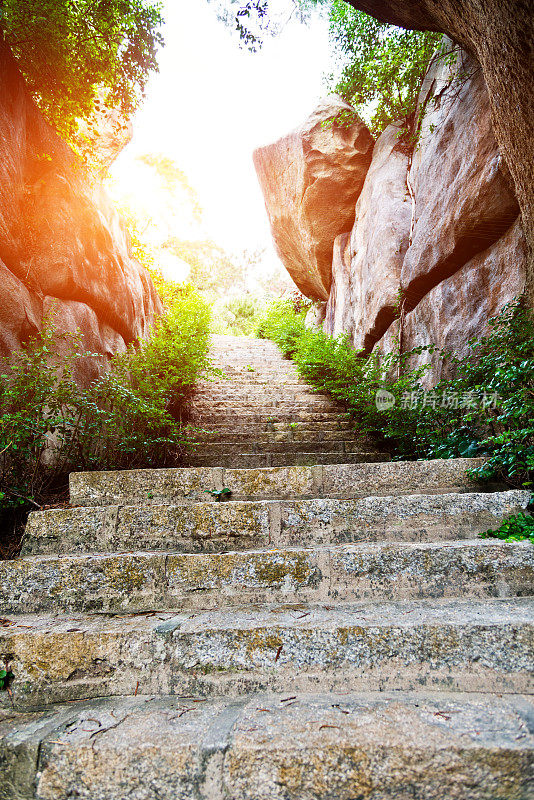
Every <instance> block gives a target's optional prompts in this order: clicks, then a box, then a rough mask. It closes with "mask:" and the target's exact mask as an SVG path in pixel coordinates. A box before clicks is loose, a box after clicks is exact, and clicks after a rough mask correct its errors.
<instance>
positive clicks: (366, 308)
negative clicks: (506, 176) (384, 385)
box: [348, 123, 412, 351]
mask: <svg viewBox="0 0 534 800" xmlns="http://www.w3.org/2000/svg"><path fill="white" fill-rule="evenodd" d="M403 133H405V131H404V130H403V128H402V126H401V125H400V123H393V124H392V125H389V126H388V127H387V128H386V130H385V131H384V133H383V134H382V135H381V136H380V138H379V139H378V141H377V143H376V145H375V149H374V152H373V160H372V162H371V166H370V167H369V171H368V173H367V177H366V179H365V184H364V187H363V189H362V193H361V195H360V197H359V199H358V202H357V204H356V219H355V222H354V227H353V229H352V233H351V235H350V247H349V254H348V256H349V263H350V296H351V305H352V309H353V313H352V317H353V319H352V331H351V333H352V338H353V341H354V345H355V347H356V348H357V349H358V350H361V349H364V350H366V351H370V350H372V348H373V346H374V344H375V342H376V341H378V339H380V337H381V336H382V335H383V334H384V333H385V331H386V330H387V329H388V327H389V326H390V324H391V322H392V321H393V320H394V318H395V314H396V309H397V306H398V303H399V290H400V281H401V272H402V266H403V261H404V256H405V253H406V248H407V247H408V240H409V235H410V220H411V215H412V204H411V200H410V196H409V194H408V191H407V187H406V173H407V170H408V155H407V154H406V148H405V146H404V145H403V143H402V138H401V137H402V135H403Z"/></svg>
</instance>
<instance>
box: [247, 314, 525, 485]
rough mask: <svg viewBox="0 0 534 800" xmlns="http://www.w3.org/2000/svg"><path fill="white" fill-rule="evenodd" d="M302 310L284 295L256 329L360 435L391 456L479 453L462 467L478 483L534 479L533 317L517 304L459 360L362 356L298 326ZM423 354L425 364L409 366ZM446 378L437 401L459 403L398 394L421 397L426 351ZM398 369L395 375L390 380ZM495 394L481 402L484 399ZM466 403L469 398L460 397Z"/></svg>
mask: <svg viewBox="0 0 534 800" xmlns="http://www.w3.org/2000/svg"><path fill="white" fill-rule="evenodd" d="M304 313H305V312H304V311H299V312H295V310H294V308H293V305H292V303H291V302H290V301H284V302H278V303H275V304H273V305H272V306H271V307H270V309H269V310H268V313H267V314H266V316H265V318H264V320H263V322H262V324H261V328H260V332H261V334H262V335H264V336H266V337H268V338H271V339H273V340H274V341H275V342H277V344H278V345H279V346H280V348H281V349H282V351H283V352H284V353H285V354H286V355H289V356H291V357H292V358H293V359H294V360H295V363H296V364H297V367H298V370H299V373H300V374H301V375H302V377H304V378H305V379H306V380H308V381H309V382H310V383H311V384H313V385H314V386H316V387H317V388H319V389H321V390H324V391H327V392H329V393H330V394H331V395H332V396H333V397H335V398H337V399H338V400H340V401H341V402H342V403H344V404H345V405H346V407H347V409H349V410H350V412H351V413H352V415H353V417H354V419H355V420H357V422H358V427H359V429H360V430H361V431H362V432H367V433H370V434H374V435H378V436H380V437H382V438H383V439H385V440H387V442H388V444H389V446H390V447H391V448H392V449H393V450H394V453H395V456H396V457H398V458H455V457H458V456H461V457H466V458H472V457H474V456H481V455H483V456H484V457H485V462H484V464H483V466H481V467H477V468H476V469H472V470H470V473H471V475H472V476H473V477H474V478H477V479H479V480H492V481H495V480H498V481H504V482H506V483H508V484H509V485H512V486H518V487H529V486H531V485H533V482H534V424H533V420H534V318H533V315H532V312H531V311H529V310H527V309H524V308H523V307H522V306H521V305H520V304H519V303H518V302H513V303H510V304H509V305H507V306H506V307H505V308H504V309H503V310H502V312H501V313H500V314H499V315H498V316H496V317H495V318H494V319H492V320H490V323H489V333H488V334H487V336H484V337H481V338H480V339H479V340H476V341H471V342H470V343H469V344H470V351H469V353H468V355H467V356H466V357H465V358H462V359H458V358H456V357H455V356H454V355H452V354H447V353H444V352H439V351H437V349H436V348H435V347H434V346H430V347H424V348H423V347H420V348H415V349H414V350H412V351H410V352H406V353H402V354H401V355H399V353H398V352H395V351H393V352H392V353H390V354H389V355H386V356H380V357H379V356H377V355H370V356H366V357H363V356H362V354H361V353H358V352H356V351H355V350H354V348H353V347H352V346H351V342H350V340H349V339H348V338H347V337H343V336H341V337H338V338H337V339H332V338H330V337H328V336H326V335H325V334H324V333H323V332H322V331H320V330H319V331H318V330H306V328H305V326H304ZM425 353H426V354H427V357H426V360H427V363H426V365H425V364H423V365H422V366H420V367H418V368H414V367H413V366H412V362H413V359H414V357H415V356H417V357H418V358H420V357H421V356H422V355H423V356H424V354H425ZM431 354H433V357H434V358H439V359H441V361H442V364H443V365H444V366H445V371H446V372H448V373H449V374H450V373H451V372H452V373H453V374H455V377H454V378H451V379H448V380H443V381H441V382H440V383H439V384H438V385H437V386H436V387H434V391H433V394H434V396H435V397H437V398H443V397H453V398H456V399H457V400H458V399H460V400H462V399H463V400H465V401H466V402H465V403H461V402H457V403H455V404H453V405H452V407H451V405H449V404H448V403H446V404H442V403H441V402H434V403H433V404H431V403H428V404H426V403H425V404H423V403H422V402H420V403H419V404H415V405H414V407H410V406H408V407H406V404H405V403H404V402H403V399H404V397H406V395H408V396H411V395H415V396H420V397H424V396H425V395H424V386H423V385H422V382H421V381H422V379H423V377H424V375H425V373H426V372H427V370H428V368H429V364H430V355H431ZM393 376H398V377H393ZM379 389H386V390H387V391H388V392H391V393H392V394H393V395H394V397H395V399H396V403H395V405H394V406H393V408H390V409H388V410H380V411H378V410H377V408H376V405H375V402H374V399H375V396H376V392H377V391H378V390H379ZM485 397H486V398H494V400H492V402H491V403H485V402H484V398H485ZM467 400H469V402H467Z"/></svg>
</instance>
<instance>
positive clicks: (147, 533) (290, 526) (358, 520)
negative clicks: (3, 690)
mask: <svg viewBox="0 0 534 800" xmlns="http://www.w3.org/2000/svg"><path fill="white" fill-rule="evenodd" d="M529 502H530V492H528V491H508V492H496V493H494V494H490V493H483V494H482V493H464V494H457V493H454V494H436V495H406V496H400V497H399V496H396V497H394V496H382V497H365V498H362V499H349V500H336V499H330V498H324V499H314V500H282V501H274V500H261V501H252V502H246V501H243V502H242V501H236V502H234V503H197V504H191V505H184V504H181V505H168V504H164V505H157V504H155V505H149V504H147V505H144V506H135V505H130V506H119V505H116V506H108V507H96V508H71V509H55V510H49V511H36V512H33V513H32V514H30V517H29V520H28V524H27V526H26V532H25V536H24V540H23V545H22V552H23V554H24V555H38V554H45V553H83V552H110V551H123V550H130V551H131V550H133V549H135V550H177V551H180V552H221V551H227V550H242V549H249V548H253V547H268V546H269V545H271V546H272V547H287V546H290V547H291V546H308V545H319V544H330V543H332V544H342V543H350V542H374V541H412V542H413V541H440V540H449V541H450V540H453V539H465V538H473V537H475V536H476V534H477V533H479V532H482V531H484V530H487V529H488V528H491V527H495V526H497V525H499V524H500V523H501V521H502V519H503V518H504V517H506V516H508V515H510V514H512V513H516V512H518V511H521V510H523V509H524V508H526V506H527V505H528V503H529Z"/></svg>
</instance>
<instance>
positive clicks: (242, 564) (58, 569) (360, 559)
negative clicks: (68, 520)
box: [0, 540, 534, 614]
mask: <svg viewBox="0 0 534 800" xmlns="http://www.w3.org/2000/svg"><path fill="white" fill-rule="evenodd" d="M527 595H534V548H533V547H532V545H531V544H530V543H529V542H523V543H520V544H519V543H509V544H507V543H505V542H498V541H493V542H490V541H482V540H475V541H462V542H451V543H425V544H386V545H384V544H382V545H341V546H334V547H318V548H314V549H309V548H308V549H307V548H289V549H285V550H249V551H246V552H243V551H236V552H229V553H209V554H204V553H202V554H191V553H187V554H183V553H182V554H179V553H165V552H135V553H113V554H107V555H79V556H70V555H63V556H30V557H27V558H24V559H17V560H16V561H4V562H2V561H0V596H1V597H2V612H3V613H4V614H6V613H9V614H11V613H14V614H23V613H36V612H40V611H55V610H64V611H71V612H72V611H84V612H88V611H98V612H100V611H104V612H131V611H149V610H153V609H160V610H163V611H169V610H171V611H182V610H185V609H191V610H196V609H206V608H214V609H217V608H221V607H222V606H228V605H234V606H235V605H245V604H264V603H273V602H279V603H284V602H285V603H301V602H308V603H319V602H321V601H323V602H326V601H330V600H335V601H336V602H353V601H355V600H365V599H372V600H374V601H375V602H378V601H384V600H406V599H417V598H428V597H468V596H470V597H514V596H527Z"/></svg>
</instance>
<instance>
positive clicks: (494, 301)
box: [267, 40, 528, 383]
mask: <svg viewBox="0 0 534 800" xmlns="http://www.w3.org/2000/svg"><path fill="white" fill-rule="evenodd" d="M451 52H454V53H455V57H454V58H453V59H450V58H443V54H444V53H446V54H449V55H450V54H451ZM418 119H419V121H420V125H419V136H418V140H417V143H416V146H415V149H414V151H413V154H412V155H411V156H409V155H408V154H407V148H406V143H404V144H403V143H402V142H401V140H400V138H399V133H400V131H399V124H393V125H390V126H389V127H388V128H387V129H386V130H385V131H384V133H383V134H382V135H381V136H380V138H379V139H378V141H377V142H376V144H375V147H374V151H373V157H372V161H371V165H370V167H369V170H368V172H367V175H366V178H365V182H364V185H363V188H362V190H361V193H360V195H359V198H358V200H357V202H356V206H355V219H354V224H353V226H352V230H351V232H350V234H340V235H337V237H335V238H334V239H333V240H332V244H333V258H332V272H331V274H332V283H331V289H330V294H329V299H328V304H327V308H326V318H325V322H324V326H323V328H324V330H325V331H326V332H327V333H329V334H331V335H334V336H336V335H339V334H340V333H347V334H349V336H350V337H351V339H352V341H353V343H354V346H355V347H356V348H357V349H358V350H364V351H365V352H368V353H369V352H371V351H372V350H373V348H374V347H376V346H378V348H379V349H381V350H383V351H386V352H389V351H390V350H391V349H392V348H393V346H394V339H395V337H396V336H397V335H398V334H399V325H398V323H397V322H396V319H397V318H398V317H399V312H400V309H401V307H403V308H404V312H405V316H404V325H403V330H402V347H403V350H404V351H406V350H409V349H412V348H414V347H416V346H419V345H429V344H431V343H435V344H436V345H437V346H438V347H440V348H445V349H448V350H452V351H454V352H455V353H456V354H458V355H463V354H465V352H466V349H467V342H468V340H469V339H470V338H473V337H476V336H478V335H484V334H485V333H486V332H487V321H488V319H489V318H490V317H491V316H494V315H495V314H497V313H498V312H499V311H500V309H501V308H502V307H503V306H504V305H505V304H506V303H507V302H509V301H510V300H512V299H513V298H514V297H516V296H517V295H519V294H521V293H522V292H523V290H524V287H525V282H526V280H525V276H526V274H527V264H528V254H527V250H526V246H525V239H524V236H523V234H522V228H521V223H520V222H519V220H518V215H519V206H518V203H517V200H516V198H515V196H514V193H513V191H512V189H511V183H510V182H509V181H508V179H507V177H506V174H505V173H506V170H505V168H504V169H503V162H502V158H501V154H500V152H499V148H498V146H497V143H496V140H495V136H494V133H493V129H492V123H491V117H490V108H489V100H488V95H487V91H486V88H485V85H484V82H483V80H482V76H481V72H480V69H479V68H478V67H477V66H476V64H475V63H474V62H473V61H472V60H471V59H470V58H469V57H468V56H467V55H466V54H465V53H463V52H462V51H460V50H459V49H458V48H455V47H454V45H453V44H452V42H450V41H449V40H446V41H445V43H444V45H443V48H442V51H441V53H440V54H439V55H438V56H437V57H436V58H435V59H434V60H433V62H432V63H431V66H430V68H429V70H428V73H427V75H426V78H425V81H424V85H423V88H422V91H421V94H420V97H419V103H418ZM282 141H284V140H282ZM273 147H277V146H273ZM325 149H326V148H325ZM277 152H278V153H279V158H280V163H279V164H278V167H277V169H278V175H279V180H280V185H281V186H284V185H285V183H286V174H285V173H283V169H282V160H281V155H280V152H281V151H280V149H279V148H278V150H277ZM408 152H409V151H408ZM271 181H274V177H273V173H271ZM273 193H274V192H273ZM267 205H268V206H269V202H267ZM341 207H342V209H343V211H342V216H343V219H345V217H344V214H345V211H344V206H343V205H342V206H341ZM291 209H292V206H291V205H290V206H289V210H288V213H289V211H290V210H291ZM300 224H301V223H300V219H299V225H300ZM288 228H289V225H286V229H288ZM294 230H296V226H295V227H294ZM325 235H326V231H325ZM301 241H304V239H302V240H301ZM302 260H303V258H301V261H302ZM285 263H286V266H288V269H289V271H290V272H292V270H293V272H292V274H293V273H294V272H295V267H294V265H293V264H292V263H289V260H288V259H287V256H286V261H285ZM293 277H294V279H295V276H294V274H293ZM300 285H301V288H303V284H300ZM323 285H324V286H326V285H327V281H326V279H323ZM303 290H304V291H306V287H304V288H303ZM307 293H308V295H309V296H310V297H315V296H316V294H314V293H313V291H312V292H310V291H309V290H308V291H307ZM418 363H420V359H419V360H418ZM439 370H440V368H439V367H438V362H437V359H435V360H434V361H433V362H432V371H431V373H430V374H429V376H428V381H429V383H433V382H436V381H437V380H439V378H440V377H441V374H440V371H439Z"/></svg>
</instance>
